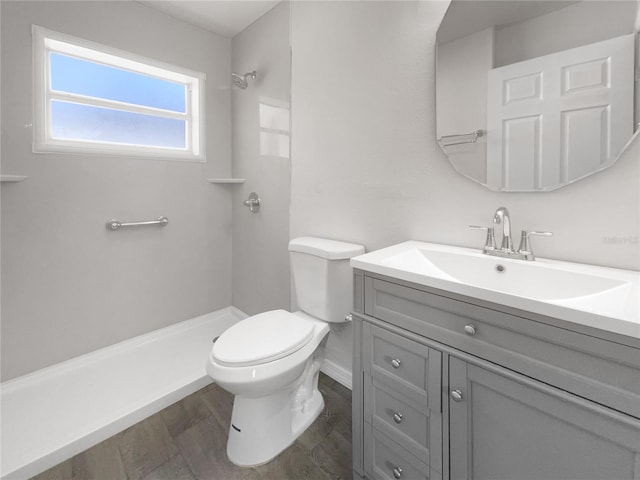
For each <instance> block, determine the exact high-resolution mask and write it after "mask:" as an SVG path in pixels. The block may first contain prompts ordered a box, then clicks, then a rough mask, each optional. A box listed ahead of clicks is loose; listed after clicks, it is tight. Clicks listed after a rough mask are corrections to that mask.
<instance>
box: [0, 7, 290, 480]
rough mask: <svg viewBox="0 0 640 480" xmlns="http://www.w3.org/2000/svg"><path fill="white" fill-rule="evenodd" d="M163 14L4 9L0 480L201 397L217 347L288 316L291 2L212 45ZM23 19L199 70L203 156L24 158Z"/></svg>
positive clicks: (27, 112) (29, 138)
mask: <svg viewBox="0 0 640 480" xmlns="http://www.w3.org/2000/svg"><path fill="white" fill-rule="evenodd" d="M160 3H170V2H102V1H97V2H84V1H82V2H56V1H49V2H21V1H3V2H2V3H1V6H0V8H1V17H0V19H1V22H2V29H1V34H2V38H1V48H2V70H1V74H2V77H1V84H0V85H1V91H2V97H1V100H2V102H1V114H2V116H1V126H2V147H1V164H0V175H1V177H0V179H1V180H2V182H1V204H0V208H1V216H0V228H1V247H2V248H1V311H0V314H1V332H0V333H1V335H0V336H1V342H2V343H1V367H2V377H1V381H2V384H1V386H2V393H1V394H2V412H1V413H2V472H1V476H2V478H5V477H6V478H16V477H19V478H23V477H24V478H26V477H29V476H32V475H34V474H37V473H38V472H41V471H43V470H45V469H46V468H48V467H50V466H52V465H54V464H56V463H58V462H60V461H62V460H64V459H65V458H69V457H70V456H72V455H74V454H75V453H78V452H80V451H82V450H84V449H86V448H88V447H90V446H91V445H94V444H96V443H98V442H100V441H101V440H104V439H105V438H107V437H109V436H111V435H113V434H114V433H116V432H118V431H120V430H122V429H124V428H126V427H128V426H130V425H132V424H134V423H136V422H137V421H139V420H141V419H142V418H145V417H146V416H148V415H150V414H152V413H154V412H156V411H158V410H160V409H162V408H164V407H166V406H167V405H170V404H171V403H173V402H175V401H177V400H179V399H180V398H182V397H184V396H186V395H188V394H190V393H192V392H194V391H196V390H198V389H199V388H202V387H203V386H205V385H206V384H208V383H209V382H210V380H209V379H208V377H207V376H206V373H205V370H204V365H205V361H206V356H207V355H208V352H209V350H210V347H211V342H212V340H213V338H215V337H216V336H218V335H220V333H221V332H222V331H224V329H226V328H228V327H229V326H230V325H232V324H233V323H235V322H237V321H238V320H240V319H242V318H244V317H245V316H247V315H251V314H255V313H258V312H261V311H265V310H269V309H274V308H285V309H289V308H290V298H289V297H290V293H289V291H290V288H289V264H288V252H287V243H288V240H289V198H290V168H291V165H290V158H289V139H290V127H289V123H290V76H291V75H290V71H291V66H290V44H289V31H290V28H289V21H290V11H289V8H290V5H289V3H288V2H279V3H278V2H265V3H264V5H267V3H269V5H268V8H264V6H263V9H264V11H263V12H261V13H260V14H259V16H258V17H257V19H255V21H252V22H250V23H249V24H248V25H245V26H244V27H242V29H240V30H238V31H235V32H232V33H229V30H224V33H216V32H215V31H212V30H215V29H207V28H206V26H205V27H203V26H202V25H200V26H195V25H194V24H193V23H194V22H192V21H190V20H189V19H188V18H186V19H182V20H180V19H178V18H179V17H178V16H177V15H175V14H174V13H173V12H164V11H161V10H160V9H159V6H158V5H157V4H160ZM194 3H195V2H194ZM213 3H215V2H213ZM220 3H224V2H220ZM237 3H238V4H245V3H246V4H251V3H253V2H237ZM176 17H178V18H176ZM32 25H37V26H40V27H44V28H46V29H50V30H53V31H56V32H60V33H62V34H66V35H72V36H73V37H77V38H82V39H86V40H89V41H91V42H95V43H99V44H101V45H106V46H109V47H112V48H114V49H118V50H121V51H127V52H132V53H134V54H136V55H140V56H143V57H146V58H150V59H154V60H158V61H161V62H166V63H167V64H172V65H177V66H180V67H183V68H188V69H191V70H194V71H198V72H202V73H204V74H205V75H206V83H205V85H206V86H205V92H204V94H205V109H204V118H205V122H206V124H205V125H206V126H205V142H204V143H205V148H206V157H205V161H203V162H200V161H185V160H171V159H159V158H139V157H132V156H127V155H98V154H81V153H34V151H33V128H34V121H35V120H34V105H33V96H32V89H31V87H30V86H31V83H32V65H33V60H32V55H33V51H32V36H31V30H32ZM236 28H237V27H236ZM221 31H222V30H221ZM254 191H255V192H258V193H259V195H260V199H261V202H262V203H261V208H260V210H259V212H257V213H252V212H251V211H250V209H249V208H247V207H246V206H245V201H246V200H247V199H248V197H249V194H250V193H251V192H254Z"/></svg>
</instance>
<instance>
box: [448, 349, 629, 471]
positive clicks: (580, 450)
mask: <svg viewBox="0 0 640 480" xmlns="http://www.w3.org/2000/svg"><path fill="white" fill-rule="evenodd" d="M449 444H450V456H451V462H450V478H451V480H463V479H473V480H496V479H509V480H545V479H547V480H556V479H557V480H560V479H576V480H578V479H580V480H623V479H625V480H634V479H638V478H639V477H640V454H639V453H638V452H639V451H640V436H639V431H638V424H637V422H634V421H633V420H632V419H631V418H629V417H628V416H626V415H622V414H619V413H617V412H615V411H613V410H611V409H608V408H605V407H602V406H600V405H598V404H596V403H593V402H589V401H586V400H584V399H581V398H580V397H577V396H575V395H571V394H568V393H566V392H564V391H562V390H558V389H556V388H553V387H549V386H548V385H546V384H543V383H541V382H536V381H534V380H531V379H530V378H528V377H525V376H522V375H518V374H514V373H513V372H510V371H509V370H506V369H500V368H491V369H486V368H481V367H479V366H477V365H474V364H471V363H468V362H465V361H463V360H460V359H458V358H455V357H450V358H449Z"/></svg>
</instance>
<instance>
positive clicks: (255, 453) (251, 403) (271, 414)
mask: <svg viewBox="0 0 640 480" xmlns="http://www.w3.org/2000/svg"><path fill="white" fill-rule="evenodd" d="M290 397H291V392H278V393H276V394H274V395H270V396H268V397H262V398H244V397H239V396H236V397H235V399H234V401H233V412H232V414H231V426H230V427H229V438H228V440H227V457H228V458H229V460H230V461H231V462H232V463H234V464H236V465H238V466H241V467H252V466H257V465H262V464H265V463H268V462H269V461H271V460H273V459H274V458H275V457H277V456H278V455H279V454H280V453H281V452H283V451H284V450H285V449H286V448H287V447H288V446H289V445H291V444H292V443H293V442H294V441H295V440H296V438H298V437H299V436H300V434H301V433H302V432H304V431H305V430H306V429H307V427H309V425H311V424H312V423H313V422H314V421H315V419H316V418H318V415H320V412H322V409H323V408H324V399H323V398H322V394H321V393H320V392H319V391H318V390H315V391H314V392H313V395H312V397H311V399H309V400H308V401H307V402H305V405H304V406H303V407H302V408H300V409H298V410H297V411H296V410H295V409H292V406H291V404H292V401H291V398H290Z"/></svg>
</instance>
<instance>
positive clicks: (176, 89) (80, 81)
mask: <svg viewBox="0 0 640 480" xmlns="http://www.w3.org/2000/svg"><path fill="white" fill-rule="evenodd" d="M50 68H51V88H52V90H55V91H59V92H67V93H75V94H79V95H87V96H90V97H96V98H104V99H108V100H116V101H119V102H126V103H132V104H135V105H143V106H147V107H154V108H161V109H164V110H171V111H174V112H180V113H184V112H185V111H186V87H185V85H182V84H179V83H174V82H171V81H168V80H161V79H158V78H154V77H150V76H147V75H143V74H139V73H134V72H130V71H127V70H122V69H119V68H115V67H110V66H107V65H102V64H99V63H94V62H90V61H87V60H82V59H79V58H74V57H70V56H67V55H61V54H59V53H53V52H52V53H50Z"/></svg>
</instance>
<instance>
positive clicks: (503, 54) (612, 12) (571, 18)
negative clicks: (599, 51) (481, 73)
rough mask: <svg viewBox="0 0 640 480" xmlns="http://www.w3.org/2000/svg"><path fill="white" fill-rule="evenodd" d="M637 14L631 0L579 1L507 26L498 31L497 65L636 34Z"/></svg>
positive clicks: (496, 45) (496, 37)
mask: <svg viewBox="0 0 640 480" xmlns="http://www.w3.org/2000/svg"><path fill="white" fill-rule="evenodd" d="M635 11H636V5H635V2H633V1H628V0H624V1H619V0H607V1H588V2H578V3H574V4H573V5H569V6H568V7H565V8H561V9H559V10H556V11H554V12H551V13H548V14H546V15H540V16H537V17H533V18H530V19H528V20H525V21H522V22H516V23H511V24H509V25H505V26H504V27H501V28H498V29H496V35H495V66H496V67H499V66H502V65H509V64H512V63H515V62H519V61H522V60H528V59H531V58H536V57H540V56H542V55H547V54H549V53H555V52H559V51H561V50H568V49H570V48H574V47H579V46H582V45H588V44H590V43H595V42H600V41H603V40H608V39H610V38H615V37H618V36H621V35H626V34H629V33H632V32H633V23H634V19H635ZM576 18H578V19H580V21H576ZM516 39H517V40H516Z"/></svg>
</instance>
